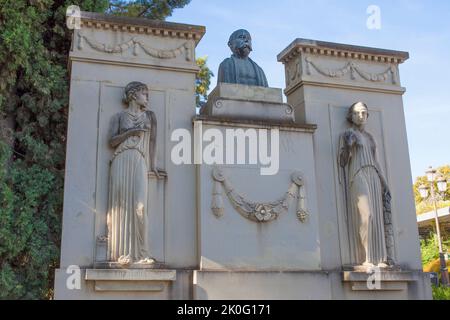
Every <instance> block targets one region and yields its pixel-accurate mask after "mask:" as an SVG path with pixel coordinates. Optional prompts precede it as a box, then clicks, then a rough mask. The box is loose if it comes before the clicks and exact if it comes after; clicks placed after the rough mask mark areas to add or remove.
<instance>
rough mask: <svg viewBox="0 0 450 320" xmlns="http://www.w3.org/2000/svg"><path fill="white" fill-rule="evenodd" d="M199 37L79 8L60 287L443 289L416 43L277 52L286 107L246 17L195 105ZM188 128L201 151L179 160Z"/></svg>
mask: <svg viewBox="0 0 450 320" xmlns="http://www.w3.org/2000/svg"><path fill="white" fill-rule="evenodd" d="M204 33H205V28H204V27H201V26H194V25H185V24H177V23H169V22H161V21H152V20H148V19H140V18H126V17H114V16H108V15H103V14H94V13H89V12H82V13H81V21H80V29H76V30H74V34H73V41H72V48H71V51H70V69H71V73H70V81H71V83H70V88H71V92H70V107H69V126H68V138H67V159H66V177H65V196H64V212H63V233H62V243H61V260H60V266H59V268H58V269H57V270H56V274H55V298H56V299H430V298H431V288H430V280H429V279H428V277H427V275H425V274H424V273H423V272H422V267H421V260H420V250H419V240H418V232H417V226H416V219H415V211H414V201H413V194H412V188H411V181H412V179H411V172H410V166H409V153H408V146H407V137H406V128H405V119H404V109H403V101H402V95H403V93H404V92H405V89H404V88H403V87H401V82H400V76H399V65H400V64H401V63H403V62H405V61H406V60H407V59H408V58H409V55H408V53H406V52H400V51H393V50H384V49H376V48H367V47H359V46H352V45H344V44H337V43H328V42H322V41H315V40H306V39H296V40H295V41H294V42H292V43H291V44H290V45H289V46H288V47H287V48H286V49H285V50H283V51H282V52H281V53H280V54H279V55H278V60H279V61H280V62H282V63H283V65H284V67H285V72H286V88H285V89H284V94H285V95H286V97H287V103H284V102H283V91H282V90H281V89H277V88H269V87H268V84H267V80H266V76H265V74H264V71H263V70H262V68H261V67H259V66H258V65H256V63H254V62H253V61H252V60H250V58H249V57H248V55H249V54H250V52H251V50H252V44H251V37H250V34H249V33H248V32H247V31H245V30H238V31H236V32H234V33H233V34H232V35H231V37H230V41H229V46H230V48H231V50H232V52H233V55H232V57H231V58H227V59H226V60H225V61H224V62H223V63H222V64H221V66H220V70H219V79H218V84H217V86H216V88H214V89H213V90H212V92H211V93H210V95H209V98H208V102H207V104H206V106H205V107H204V108H203V109H202V110H201V112H200V114H197V113H196V104H195V96H194V94H195V92H194V88H195V76H196V73H197V72H198V67H197V66H196V63H195V47H196V45H197V44H198V43H199V41H200V40H201V38H202V36H203V35H204ZM122 98H124V99H122ZM369 115H370V117H369ZM180 132H181V133H183V134H181V135H180V134H179V133H180ZM183 136H188V137H193V138H192V139H191V142H192V141H194V143H193V144H192V146H191V147H192V149H191V148H188V149H184V150H183V153H186V154H183V159H187V160H185V161H173V156H174V150H177V149H176V147H177V146H178V145H179V144H180V143H183V141H182V139H178V138H179V137H183ZM223 137H226V138H227V139H226V143H224V142H223V141H224V140H223V139H221V138H223ZM177 139H178V140H177ZM261 150H263V151H264V152H261ZM269 154H270V155H271V158H270V159H272V160H274V161H275V160H276V161H275V162H276V163H275V165H274V166H273V168H272V169H274V170H270V172H269V173H267V171H266V173H267V174H262V172H263V170H262V169H264V168H265V166H267V164H268V162H267V155H269ZM264 155H265V157H264ZM190 158H193V159H194V161H190ZM206 158H208V159H213V161H209V160H208V161H206V160H205V159H206ZM229 160H233V161H229ZM235 160H236V161H235ZM266 169H267V168H266Z"/></svg>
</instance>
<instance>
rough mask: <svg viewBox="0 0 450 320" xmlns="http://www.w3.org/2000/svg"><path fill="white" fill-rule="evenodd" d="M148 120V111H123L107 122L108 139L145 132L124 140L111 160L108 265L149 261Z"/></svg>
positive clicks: (154, 123)
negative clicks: (132, 131)
mask: <svg viewBox="0 0 450 320" xmlns="http://www.w3.org/2000/svg"><path fill="white" fill-rule="evenodd" d="M152 117H153V116H152V112H151V111H145V112H140V113H138V114H133V113H131V112H129V111H128V110H125V111H122V112H120V113H118V114H116V115H115V116H114V117H113V119H112V121H111V129H110V137H111V138H112V137H114V136H117V135H119V134H122V133H124V132H126V131H127V130H129V129H133V128H143V129H147V131H146V132H145V133H143V134H142V135H140V136H130V137H128V138H126V140H124V141H123V142H122V143H120V144H119V145H118V146H117V147H116V149H115V152H114V155H113V157H112V160H111V167H110V181H109V199H108V202H109V203H108V214H107V224H108V261H112V262H119V263H123V264H128V263H136V262H143V261H145V260H146V259H150V255H149V252H148V239H147V238H148V237H147V228H148V226H147V224H148V222H147V188H148V169H149V168H150V156H151V154H150V153H151V152H152V150H151V149H152V147H151V145H150V141H151V135H152V134H155V130H152V129H155V128H154V127H156V121H154V120H153V119H152ZM152 127H153V128H152ZM153 149H154V148H153ZM153 151H154V150H153Z"/></svg>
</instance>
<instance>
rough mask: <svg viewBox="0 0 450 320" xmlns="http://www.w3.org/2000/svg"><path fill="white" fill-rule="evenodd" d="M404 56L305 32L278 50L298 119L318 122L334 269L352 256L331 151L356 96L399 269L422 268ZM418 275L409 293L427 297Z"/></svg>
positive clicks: (325, 250) (324, 243)
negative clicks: (385, 196)
mask: <svg viewBox="0 0 450 320" xmlns="http://www.w3.org/2000/svg"><path fill="white" fill-rule="evenodd" d="M408 58H409V54H408V53H407V52H399V51H391V50H383V49H375V48H366V47H358V46H351V45H345V44H337V43H328V42H322V41H315V40H305V39H296V40H295V41H294V42H292V43H291V44H290V45H289V46H288V47H287V48H286V49H285V50H283V51H282V52H281V53H280V54H279V55H278V60H279V61H280V62H282V63H283V64H284V65H285V70H286V89H285V94H286V96H287V102H288V103H289V104H291V105H292V106H293V107H294V111H295V116H296V122H297V123H305V122H308V123H315V124H317V126H318V128H317V131H316V133H315V134H314V159H315V163H316V176H317V193H318V196H319V199H318V204H319V225H320V240H321V241H320V243H321V260H322V266H323V268H324V269H327V270H336V269H339V268H341V267H342V266H343V265H346V264H347V263H348V262H349V259H350V258H349V242H348V229H347V224H346V220H345V216H346V205H345V199H344V198H345V197H344V193H343V190H342V184H341V183H340V181H339V174H338V173H339V168H338V163H337V158H338V148H339V135H340V134H341V133H342V132H343V131H344V130H345V129H346V128H348V123H347V120H346V114H347V110H348V109H349V107H350V106H351V105H352V104H353V103H355V102H357V101H362V102H364V103H366V104H367V105H368V108H369V115H370V117H369V120H368V126H367V131H368V132H369V133H370V134H371V135H372V136H373V137H374V138H375V142H376V144H377V148H378V150H377V152H378V157H379V162H380V166H381V170H382V171H383V172H384V175H385V177H386V179H387V183H388V185H389V188H390V191H391V195H392V203H391V204H392V216H393V226H394V249H395V250H394V256H395V260H396V263H397V264H399V265H400V266H401V268H402V269H404V270H413V271H414V272H416V271H417V272H419V273H420V272H421V269H422V266H421V259H420V247H419V238H418V231H417V223H416V215H415V208H414V199H413V192H412V187H411V182H412V177H411V169H410V160H409V152H408V143H407V136H406V126H405V117H404V109H403V101H402V95H403V94H404V92H405V89H404V88H403V87H402V86H401V83H400V77H399V65H400V64H401V63H403V62H405V61H406V60H407V59H408ZM350 278H352V277H346V278H345V279H347V280H348V279H350ZM416 280H417V279H416ZM417 281H419V282H420V284H419V285H416V286H413V285H410V286H409V288H410V291H409V292H408V297H410V298H412V297H415V298H425V297H429V288H428V283H427V281H429V280H428V279H425V278H424V277H423V276H420V277H419V278H418V280H417ZM421 281H425V282H421ZM413 287H414V288H417V287H420V289H417V290H416V289H411V288H413ZM411 290H412V291H411Z"/></svg>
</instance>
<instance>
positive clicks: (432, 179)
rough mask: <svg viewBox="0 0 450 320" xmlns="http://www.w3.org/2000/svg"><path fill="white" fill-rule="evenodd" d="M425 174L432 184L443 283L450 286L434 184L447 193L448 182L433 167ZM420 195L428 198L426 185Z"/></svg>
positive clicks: (431, 194)
mask: <svg viewBox="0 0 450 320" xmlns="http://www.w3.org/2000/svg"><path fill="white" fill-rule="evenodd" d="M425 173H426V175H427V180H428V182H429V183H430V196H431V200H432V201H433V206H434V219H435V223H436V233H437V238H438V243H439V260H440V264H441V283H442V285H443V286H448V284H449V278H448V270H447V264H446V262H445V256H444V252H443V249H442V239H441V230H440V228H439V216H438V211H437V205H436V201H437V200H438V199H437V195H436V192H435V189H434V182H435V181H436V182H437V186H438V191H439V192H441V193H444V192H445V191H447V181H446V180H445V178H444V177H442V176H440V177H437V175H436V170H435V169H433V168H432V167H430V168H429V169H428V170H427V171H426V172H425ZM419 193H420V196H421V197H422V198H423V199H425V198H427V197H428V188H427V186H426V185H424V184H422V185H420V186H419Z"/></svg>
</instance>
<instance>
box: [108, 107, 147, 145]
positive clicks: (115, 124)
mask: <svg viewBox="0 0 450 320" xmlns="http://www.w3.org/2000/svg"><path fill="white" fill-rule="evenodd" d="M119 119H120V114H116V115H115V116H114V117H112V119H111V124H110V129H109V137H110V139H109V144H110V146H111V147H113V148H116V147H117V146H118V145H120V144H121V143H122V142H124V141H125V140H126V139H128V138H129V137H130V136H133V135H135V136H139V135H141V134H142V132H143V131H145V130H144V129H139V128H136V129H130V130H127V131H125V132H123V133H119V132H120V121H119Z"/></svg>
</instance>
